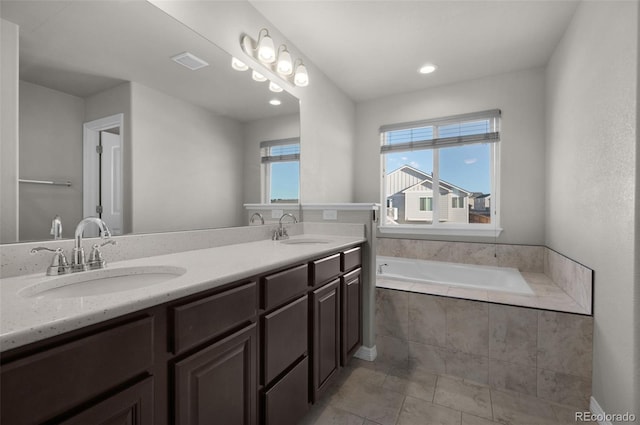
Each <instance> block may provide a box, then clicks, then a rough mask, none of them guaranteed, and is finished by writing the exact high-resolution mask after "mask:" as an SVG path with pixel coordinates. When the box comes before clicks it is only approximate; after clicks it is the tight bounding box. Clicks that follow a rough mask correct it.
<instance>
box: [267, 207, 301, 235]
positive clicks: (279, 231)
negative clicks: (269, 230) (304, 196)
mask: <svg viewBox="0 0 640 425" xmlns="http://www.w3.org/2000/svg"><path fill="white" fill-rule="evenodd" d="M285 217H291V218H292V219H293V223H294V224H295V223H297V222H298V219H297V218H296V216H295V215H293V214H291V213H285V214H282V216H280V220H279V221H278V228H277V229H275V230H274V231H273V238H272V239H273V240H274V241H279V240H281V239H289V235H288V234H287V228H286V227H284V224H282V219H283V218H285Z"/></svg>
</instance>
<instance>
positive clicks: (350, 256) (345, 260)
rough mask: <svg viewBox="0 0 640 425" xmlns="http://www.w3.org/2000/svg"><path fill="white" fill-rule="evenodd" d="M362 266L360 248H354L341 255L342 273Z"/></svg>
mask: <svg viewBox="0 0 640 425" xmlns="http://www.w3.org/2000/svg"><path fill="white" fill-rule="evenodd" d="M360 265H362V248H360V247H359V246H358V247H355V248H352V249H349V250H347V251H345V252H343V253H342V271H343V272H347V271H349V270H351V269H355V268H356V267H360Z"/></svg>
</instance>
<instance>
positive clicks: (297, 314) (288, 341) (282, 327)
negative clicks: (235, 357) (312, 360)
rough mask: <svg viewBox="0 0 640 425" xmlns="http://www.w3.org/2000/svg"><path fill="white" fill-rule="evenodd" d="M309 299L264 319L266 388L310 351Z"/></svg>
mask: <svg viewBox="0 0 640 425" xmlns="http://www.w3.org/2000/svg"><path fill="white" fill-rule="evenodd" d="M307 299H308V297H307V295H305V296H304V297H302V298H300V299H298V300H296V301H294V302H292V303H290V304H287V305H286V306H284V307H282V308H280V309H278V310H276V311H274V312H272V313H269V314H267V315H265V316H264V317H263V319H262V320H263V323H262V324H263V326H262V332H263V341H262V344H263V350H262V352H263V359H262V361H263V367H262V383H263V384H265V385H267V384H268V383H269V382H271V381H272V380H273V379H274V378H275V377H277V376H278V375H280V374H281V373H282V372H284V370H285V369H287V368H288V367H289V366H291V365H292V364H293V363H294V362H295V361H296V360H298V359H299V358H300V357H302V356H304V355H305V354H307V350H308V340H307V334H308V326H307V316H308V310H309V308H308V305H307Z"/></svg>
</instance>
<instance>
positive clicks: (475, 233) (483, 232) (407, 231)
mask: <svg viewBox="0 0 640 425" xmlns="http://www.w3.org/2000/svg"><path fill="white" fill-rule="evenodd" d="M496 115H497V117H498V119H497V120H496V121H495V122H494V123H493V129H494V133H495V134H497V136H496V137H497V140H496V139H494V140H492V141H493V143H489V145H490V159H491V164H490V170H491V192H490V193H491V223H489V224H480V223H451V222H440V221H439V212H440V205H439V204H440V199H439V198H440V197H439V196H434V197H433V222H432V223H431V224H426V223H425V224H387V223H386V220H387V215H386V210H385V209H383V210H382V211H381V213H380V222H379V224H378V231H379V232H380V233H381V234H388V235H435V236H453V237H457V236H463V237H467V236H468V237H492V238H495V237H498V236H499V235H500V233H501V232H502V228H501V227H500V143H501V142H500V141H499V140H500V139H499V137H500V136H499V130H500V120H499V117H500V111H499V110H491V111H482V112H477V113H471V114H463V115H456V116H450V117H445V118H437V119H430V120H423V121H414V122H409V123H401V124H392V125H385V126H382V127H380V145H381V146H384V145H385V133H386V132H388V131H393V130H401V129H410V128H420V127H425V126H430V125H433V126H434V135H433V137H434V139H433V142H431V141H430V142H428V143H425V142H420V143H416V145H418V147H417V148H418V149H428V147H424V146H425V145H426V144H430V145H432V147H431V149H433V173H434V179H433V183H432V187H434V188H438V187H439V186H440V179H439V169H438V168H439V162H440V161H439V149H442V148H446V147H453V146H461V145H463V144H471V143H472V142H471V143H470V142H466V143H460V144H456V143H455V141H453V142H452V141H450V140H446V139H438V135H437V131H436V130H435V128H436V126H438V125H446V124H451V123H452V122H463V121H470V120H472V119H474V118H475V119H483V117H489V116H496ZM440 142H442V143H440ZM477 143H483V141H481V140H478V141H477ZM407 145H409V144H407ZM411 148H412V146H408V148H407V149H406V150H412V149H411ZM385 166H386V164H385V152H383V151H382V149H381V152H380V169H381V171H382V173H381V174H382V178H381V179H380V199H381V200H382V202H381V205H386V193H385V188H386V184H385V179H386V174H387V170H386V169H385Z"/></svg>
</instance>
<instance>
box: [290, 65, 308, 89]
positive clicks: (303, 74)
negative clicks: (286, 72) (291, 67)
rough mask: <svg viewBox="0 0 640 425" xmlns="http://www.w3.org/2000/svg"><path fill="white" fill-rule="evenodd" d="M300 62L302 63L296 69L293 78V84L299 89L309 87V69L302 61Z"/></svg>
mask: <svg viewBox="0 0 640 425" xmlns="http://www.w3.org/2000/svg"><path fill="white" fill-rule="evenodd" d="M298 61H300V63H299V64H298V65H297V66H296V67H295V68H296V72H295V74H294V76H293V82H294V84H295V85H296V86H298V87H307V86H308V85H309V74H308V73H307V67H306V66H304V63H302V59H298ZM296 63H297V61H296Z"/></svg>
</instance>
